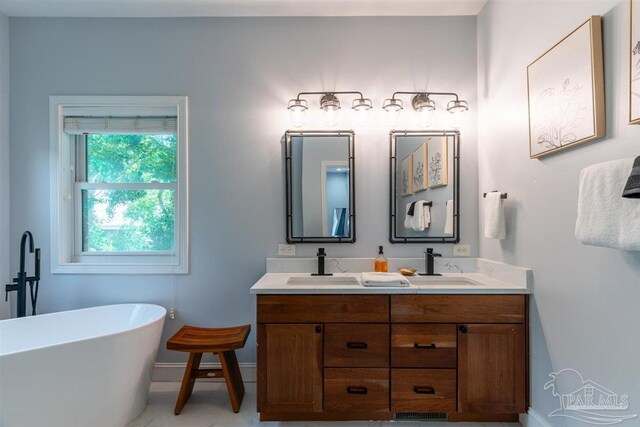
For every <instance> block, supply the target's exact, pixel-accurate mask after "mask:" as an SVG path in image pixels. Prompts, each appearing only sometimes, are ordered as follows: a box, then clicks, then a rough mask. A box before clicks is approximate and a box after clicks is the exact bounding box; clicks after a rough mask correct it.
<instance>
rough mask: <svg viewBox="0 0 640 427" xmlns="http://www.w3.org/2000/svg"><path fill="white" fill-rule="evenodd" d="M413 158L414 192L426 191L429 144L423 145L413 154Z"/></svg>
mask: <svg viewBox="0 0 640 427" xmlns="http://www.w3.org/2000/svg"><path fill="white" fill-rule="evenodd" d="M412 158H413V168H412V170H413V192H414V193H417V192H418V191H422V190H426V189H427V188H428V180H427V144H426V143H425V144H422V145H421V146H420V147H418V149H417V150H416V151H414V152H413V154H412Z"/></svg>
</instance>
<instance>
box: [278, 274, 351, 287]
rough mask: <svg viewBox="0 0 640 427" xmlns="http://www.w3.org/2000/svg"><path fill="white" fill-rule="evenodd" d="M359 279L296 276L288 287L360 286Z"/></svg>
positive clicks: (291, 279) (290, 280) (289, 282)
mask: <svg viewBox="0 0 640 427" xmlns="http://www.w3.org/2000/svg"><path fill="white" fill-rule="evenodd" d="M358 284H359V282H358V279H356V278H355V277H351V276H346V277H345V276H295V277H289V279H288V280H287V285H293V286H322V285H343V286H354V285H358Z"/></svg>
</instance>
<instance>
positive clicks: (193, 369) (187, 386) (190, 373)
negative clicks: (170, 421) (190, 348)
mask: <svg viewBox="0 0 640 427" xmlns="http://www.w3.org/2000/svg"><path fill="white" fill-rule="evenodd" d="M201 360H202V353H189V361H188V362H187V369H185V370H184V376H183V377H182V385H181V386H180V394H178V401H177V402H176V409H175V410H174V411H173V413H174V414H176V415H178V414H179V413H180V412H182V408H184V404H185V403H187V400H189V397H190V396H191V392H193V385H194V384H195V382H196V373H197V371H198V367H200V361H201Z"/></svg>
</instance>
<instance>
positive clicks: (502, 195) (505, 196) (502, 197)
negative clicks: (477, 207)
mask: <svg viewBox="0 0 640 427" xmlns="http://www.w3.org/2000/svg"><path fill="white" fill-rule="evenodd" d="M492 193H497V191H492ZM482 197H487V193H484V195H483V196H482ZM500 198H501V199H506V198H507V193H502V194H501V195H500Z"/></svg>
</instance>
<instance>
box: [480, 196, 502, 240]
mask: <svg viewBox="0 0 640 427" xmlns="http://www.w3.org/2000/svg"><path fill="white" fill-rule="evenodd" d="M502 201H503V199H502V193H500V192H498V191H494V192H492V193H487V195H486V196H485V198H484V237H488V238H489V239H498V240H503V239H504V238H505V237H506V235H507V228H506V225H505V222H504V206H503V203H502Z"/></svg>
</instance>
